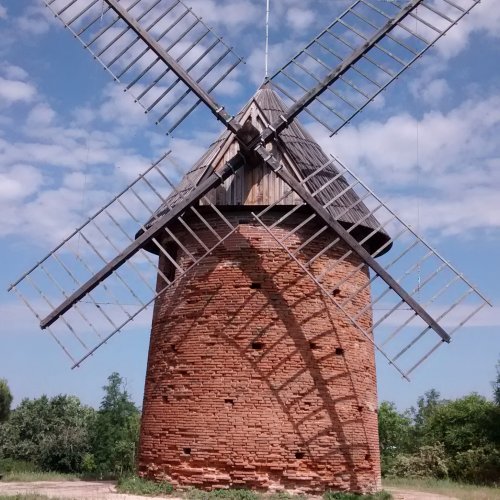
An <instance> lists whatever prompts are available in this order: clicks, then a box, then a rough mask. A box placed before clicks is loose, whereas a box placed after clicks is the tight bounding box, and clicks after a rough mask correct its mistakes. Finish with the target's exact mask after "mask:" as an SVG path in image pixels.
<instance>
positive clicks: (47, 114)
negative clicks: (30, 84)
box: [26, 103, 56, 127]
mask: <svg viewBox="0 0 500 500" xmlns="http://www.w3.org/2000/svg"><path fill="white" fill-rule="evenodd" d="M55 116H56V113H55V111H54V110H53V109H52V108H51V107H50V106H49V105H48V104H46V103H40V104H37V105H36V106H34V107H33V108H32V109H31V111H30V112H29V114H28V117H27V118H26V122H27V124H28V125H29V126H30V127H40V126H41V127H46V126H48V125H50V124H51V123H52V121H53V120H54V118H55Z"/></svg>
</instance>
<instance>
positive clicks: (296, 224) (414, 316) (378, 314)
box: [254, 159, 491, 378]
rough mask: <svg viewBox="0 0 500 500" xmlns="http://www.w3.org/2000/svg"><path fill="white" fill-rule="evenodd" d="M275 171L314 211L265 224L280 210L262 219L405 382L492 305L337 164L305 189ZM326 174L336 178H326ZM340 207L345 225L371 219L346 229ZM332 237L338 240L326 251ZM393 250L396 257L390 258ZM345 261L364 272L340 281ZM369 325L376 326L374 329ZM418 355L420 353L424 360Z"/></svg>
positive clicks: (306, 180)
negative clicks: (337, 184)
mask: <svg viewBox="0 0 500 500" xmlns="http://www.w3.org/2000/svg"><path fill="white" fill-rule="evenodd" d="M271 164H272V162H271ZM275 172H276V173H277V175H280V176H281V177H282V178H283V180H284V181H285V182H287V183H288V184H289V185H290V186H291V189H290V191H289V192H287V193H286V194H285V195H284V196H289V195H290V192H295V193H296V194H298V195H299V196H301V197H302V198H303V200H304V204H305V205H307V206H309V207H312V208H313V211H312V212H309V213H306V214H305V215H302V216H301V217H298V216H297V214H298V213H299V212H298V210H297V208H298V207H297V206H295V207H293V208H291V209H290V210H289V211H287V212H286V213H284V214H283V215H282V216H281V217H280V219H279V220H276V219H275V218H274V219H269V221H266V213H267V212H268V211H269V210H271V209H272V208H273V207H274V205H275V204H273V205H271V206H268V207H266V208H265V209H264V210H262V211H261V212H260V213H254V217H255V219H256V220H257V221H259V223H260V224H261V225H262V226H263V227H264V228H265V229H266V230H267V231H268V233H269V234H270V235H271V236H272V237H273V238H274V239H275V241H276V242H277V243H278V244H279V245H280V246H281V247H282V248H283V249H284V250H285V251H286V252H287V253H288V254H289V256H290V258H291V259H292V260H293V261H294V262H295V263H296V264H297V265H298V266H299V267H300V268H301V270H302V271H303V272H305V273H306V274H307V275H308V276H309V277H310V278H311V279H312V280H313V281H314V283H315V284H316V285H317V286H318V288H319V289H320V290H321V292H322V293H323V294H324V295H326V296H327V297H328V299H329V300H331V301H332V302H333V303H334V304H335V305H336V306H337V307H338V308H339V309H340V310H341V311H342V312H343V313H344V314H345V316H346V318H347V319H348V321H349V322H350V323H352V324H353V325H354V326H356V327H357V328H358V330H359V331H360V333H361V334H362V336H364V338H365V340H367V341H369V342H372V343H373V344H374V346H375V347H376V349H377V350H378V351H379V352H380V353H381V354H382V355H383V356H384V357H385V358H386V360H387V361H388V362H389V363H390V364H392V365H394V367H395V368H396V369H397V370H398V371H399V372H400V373H401V375H402V376H404V377H405V378H408V377H409V375H410V374H411V373H412V372H413V371H414V370H415V369H416V368H417V367H418V366H419V365H420V364H421V363H422V362H423V361H424V360H426V359H427V358H428V357H429V356H430V354H432V353H433V352H434V351H435V350H436V349H437V348H438V347H439V346H440V345H442V344H443V343H446V342H449V341H450V339H451V337H452V336H453V335H454V334H455V333H456V332H457V330H458V329H459V328H460V327H462V326H463V325H464V324H465V323H466V322H467V321H469V320H470V319H471V318H472V317H473V316H474V315H475V314H477V313H478V312H479V311H480V310H481V309H482V308H483V307H484V306H485V305H487V304H489V305H491V304H490V303H489V301H488V300H487V299H486V298H485V297H484V296H483V295H482V294H481V293H480V292H478V291H477V289H476V288H475V287H474V286H473V285H472V284H471V283H470V282H468V281H467V280H466V279H465V278H464V277H463V275H462V274H460V273H459V272H458V271H457V270H456V269H455V268H454V267H453V266H452V265H451V264H450V263H449V262H447V261H446V260H445V259H443V258H442V257H441V256H440V255H439V254H438V253H437V252H436V251H435V250H434V249H433V248H432V247H431V246H430V245H428V244H427V243H426V242H425V241H424V240H423V239H421V238H420V237H419V236H418V235H417V234H416V233H415V232H414V231H413V230H412V229H411V227H410V226H408V225H407V224H405V223H404V222H403V221H402V220H401V219H400V218H399V217H398V216H397V215H396V214H395V212H393V211H392V210H391V209H390V208H389V207H388V206H387V205H386V204H385V203H384V202H383V201H382V200H381V199H380V198H378V197H377V196H376V195H375V194H374V193H373V191H371V190H370V189H369V188H368V187H367V186H366V185H364V184H363V183H362V182H361V180H360V179H359V178H358V177H356V176H355V174H353V173H352V172H351V171H350V170H348V169H347V167H345V166H344V165H343V164H341V163H340V162H339V161H338V160H337V159H332V160H330V161H328V162H327V163H325V164H324V165H323V166H322V167H321V168H320V169H317V170H314V171H312V172H311V174H310V175H309V176H308V177H306V178H304V179H302V180H301V181H300V182H299V181H296V180H295V179H293V178H292V177H291V176H290V175H289V174H287V173H284V172H283V169H277V170H276V169H275ZM325 172H329V175H326V176H325ZM332 172H334V173H335V176H334V177H332V175H331V173H332ZM325 179H328V181H326V182H325ZM339 179H341V180H342V183H341V185H342V186H343V189H342V190H340V191H337V192H334V191H332V186H333V182H334V181H337V180H339ZM349 194H353V196H352V197H351V199H352V200H354V201H353V203H352V204H351V205H348V206H345V202H344V201H342V202H340V201H339V200H340V199H341V198H343V199H344V200H345V197H346V196H347V197H348V195H349ZM276 203H279V201H278V202H276ZM336 203H337V204H338V206H337V212H338V210H339V209H340V210H342V214H341V215H342V217H343V218H344V219H345V215H346V214H348V213H349V212H350V211H353V210H356V207H357V206H359V205H360V204H364V205H365V206H367V207H368V208H369V212H368V214H367V215H365V217H364V219H361V220H359V218H358V221H357V222H356V223H354V224H350V225H346V224H344V225H343V226H342V225H340V224H339V223H338V222H337V221H336V220H334V219H333V217H332V216H331V215H330V213H331V212H330V210H331V208H332V207H334V206H335V204H336ZM316 205H318V206H319V207H320V208H317V207H316ZM325 213H326V216H325V215H324V214H325ZM337 215H338V214H337ZM368 218H372V219H371V220H377V221H378V222H377V226H376V228H374V229H370V230H367V228H366V227H363V222H364V223H366V219H368ZM375 218H376V219H375ZM283 226H285V227H287V233H286V235H284V236H283V231H280V232H276V231H274V229H275V228H277V227H280V228H283ZM339 226H340V227H339ZM332 229H333V230H334V232H332ZM299 230H300V231H301V233H302V234H304V232H307V233H308V234H310V236H309V237H308V238H307V239H305V240H304V239H300V238H298V237H297V236H296V233H298V231H299ZM386 231H390V233H391V234H392V235H393V236H392V237H386V238H385V239H384V238H382V239H381V237H380V236H381V234H382V233H384V234H386ZM278 234H279V237H278ZM325 234H326V235H328V234H330V235H331V236H330V238H329V241H328V243H326V244H325V243H324V236H325ZM352 240H355V241H354V242H353V241H352ZM320 242H322V243H320ZM389 248H390V249H391V251H390V252H389V253H387V254H385V252H386V251H387V250H388V249H389ZM327 256H328V258H327V261H328V262H330V263H331V262H333V264H330V265H329V267H328V268H327V269H326V270H325V266H324V265H323V264H320V261H321V260H322V259H323V258H325V257H327ZM332 257H333V258H332ZM375 257H376V258H377V260H376V261H375ZM346 259H351V260H352V259H356V261H357V265H356V266H355V267H354V270H353V271H352V272H351V273H350V274H348V275H345V276H342V277H340V278H339V276H338V272H337V266H338V265H339V264H341V263H342V262H343V261H344V260H346ZM368 268H369V269H370V270H371V277H370V280H369V282H368V283H367V282H366V280H359V279H358V277H359V276H360V275H363V274H366V273H367V269H368ZM394 276H396V277H395V278H394ZM360 283H362V284H361V285H360ZM370 287H371V295H372V299H371V301H368V303H369V306H365V307H363V308H361V309H360V307H359V305H358V303H359V300H361V298H362V297H363V295H365V296H366V294H368V293H370V291H369V289H368V288H370ZM361 303H363V302H361ZM364 303H366V300H365V302H364ZM372 307H373V311H374V319H373V323H372V320H371V314H372V312H371V308H372ZM367 324H368V325H370V326H369V327H368V328H367V327H366V325H367ZM431 330H434V332H435V333H437V334H438V338H436V335H432V334H430V331H431ZM415 351H418V355H417V356H415ZM410 352H411V353H412V356H411V357H410V356H409V354H410ZM415 359H417V361H415Z"/></svg>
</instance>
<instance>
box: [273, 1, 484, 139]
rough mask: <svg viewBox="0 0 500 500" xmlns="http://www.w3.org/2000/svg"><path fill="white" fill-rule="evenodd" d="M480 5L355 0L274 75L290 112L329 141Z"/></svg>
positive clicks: (283, 122) (276, 125)
mask: <svg viewBox="0 0 500 500" xmlns="http://www.w3.org/2000/svg"><path fill="white" fill-rule="evenodd" d="M477 4H479V0H453V1H451V0H435V1H431V0H411V1H409V2H375V1H373V0H370V1H368V0H357V1H356V2H354V4H353V5H352V6H351V7H349V8H348V9H347V10H346V11H345V12H344V13H343V14H342V15H341V16H340V17H339V18H338V19H336V20H335V21H334V22H333V23H332V24H330V25H329V26H327V27H326V28H325V29H324V30H323V31H321V33H319V34H318V35H317V36H316V37H315V38H314V39H313V40H311V41H310V42H309V43H308V44H307V45H306V46H305V47H304V48H303V49H302V50H301V51H300V52H298V53H297V54H296V55H295V56H294V57H293V58H292V59H291V60H290V61H289V62H287V63H286V64H285V65H284V66H283V67H281V68H280V69H279V70H278V71H276V73H275V74H274V75H273V76H272V77H271V79H270V80H271V82H272V84H273V86H274V88H275V89H276V90H277V91H278V92H279V94H280V97H281V98H282V99H283V100H284V101H285V103H286V104H287V105H288V106H290V108H289V111H288V113H286V114H284V115H283V118H282V120H280V121H277V122H276V123H273V124H272V125H273V129H278V130H279V129H280V128H281V127H284V126H286V122H287V121H290V120H292V119H293V118H294V117H295V116H296V115H297V114H298V113H301V112H302V111H305V112H306V113H307V114H308V115H309V116H310V117H311V118H313V119H314V120H315V121H317V122H318V123H320V124H321V125H323V126H324V127H326V129H327V130H328V131H329V132H330V134H331V135H334V134H335V133H337V132H338V131H339V130H340V129H341V128H342V127H343V126H344V125H345V124H347V123H349V122H350V121H351V120H352V119H353V118H354V117H355V116H356V115H357V114H358V113H360V112H361V111H362V110H363V109H364V108H365V107H366V106H367V105H368V104H369V103H370V102H371V101H373V99H374V98H375V97H377V96H378V95H379V94H380V93H381V92H382V91H383V90H385V89H386V88H387V86H389V85H390V84H391V83H392V82H393V81H394V80H395V79H396V78H398V77H399V76H400V75H401V74H402V73H403V72H404V71H405V70H406V69H408V68H409V67H410V66H411V65H412V64H413V63H414V62H415V61H417V59H419V58H420V57H421V56H422V55H423V54H424V53H425V52H427V50H428V49H429V48H430V47H432V46H433V45H434V44H435V43H436V42H437V41H438V40H439V39H440V38H441V37H443V36H444V35H446V33H447V32H448V31H449V30H450V29H451V28H452V27H453V26H454V25H455V24H456V23H458V22H459V21H460V20H461V19H462V18H463V17H464V16H465V15H467V14H468V13H469V12H470V11H471V9H472V8H473V7H475V6H476V5H477Z"/></svg>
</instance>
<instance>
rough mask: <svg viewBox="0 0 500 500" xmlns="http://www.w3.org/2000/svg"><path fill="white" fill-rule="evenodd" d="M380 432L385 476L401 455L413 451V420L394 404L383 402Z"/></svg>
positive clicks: (379, 411)
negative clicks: (400, 411) (399, 410)
mask: <svg viewBox="0 0 500 500" xmlns="http://www.w3.org/2000/svg"><path fill="white" fill-rule="evenodd" d="M378 432H379V440H380V455H381V459H382V474H385V473H386V472H387V471H388V470H389V469H390V468H391V467H392V464H393V462H394V460H395V458H396V457H397V456H398V455H399V454H401V453H408V452H410V451H411V436H412V420H411V418H410V416H409V415H408V414H407V413H406V414H402V413H399V412H398V411H397V410H396V406H395V405H394V403H390V402H388V401H383V402H382V404H381V405H380V407H379V410H378Z"/></svg>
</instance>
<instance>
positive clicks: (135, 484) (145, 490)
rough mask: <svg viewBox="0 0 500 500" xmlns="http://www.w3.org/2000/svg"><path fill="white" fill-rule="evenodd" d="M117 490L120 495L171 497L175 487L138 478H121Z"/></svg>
mask: <svg viewBox="0 0 500 500" xmlns="http://www.w3.org/2000/svg"><path fill="white" fill-rule="evenodd" d="M116 489H117V491H118V492H120V493H129V494H131V495H170V494H171V493H172V492H173V491H174V487H173V486H172V485H171V484H170V483H167V482H165V481H162V482H156V481H149V480H147V479H143V478H140V477H137V476H128V477H121V478H120V479H119V480H118V483H117V485H116Z"/></svg>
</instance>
